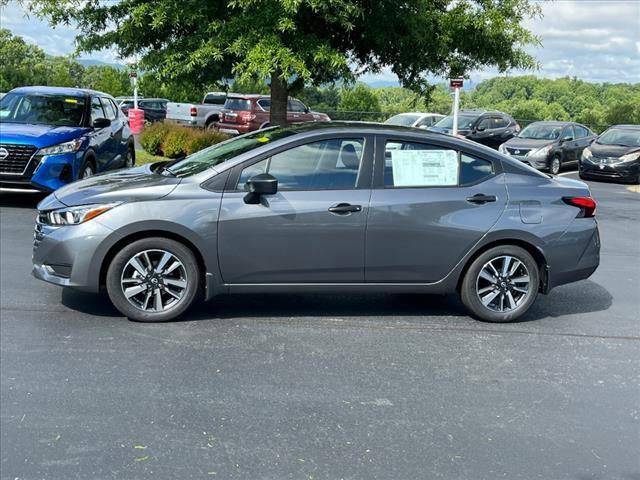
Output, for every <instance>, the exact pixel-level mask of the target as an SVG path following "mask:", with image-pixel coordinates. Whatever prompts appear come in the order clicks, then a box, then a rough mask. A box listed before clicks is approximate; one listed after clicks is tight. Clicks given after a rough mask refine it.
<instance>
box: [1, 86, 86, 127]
mask: <svg viewBox="0 0 640 480" xmlns="http://www.w3.org/2000/svg"><path fill="white" fill-rule="evenodd" d="M84 102H85V100H84V97H72V96H68V95H47V94H42V93H8V94H6V95H5V96H4V97H2V100H0V121H1V122H8V123H23V124H27V123H28V124H42V125H55V126H59V127H62V126H65V127H79V126H81V125H82V119H83V117H84V110H85V109H84Z"/></svg>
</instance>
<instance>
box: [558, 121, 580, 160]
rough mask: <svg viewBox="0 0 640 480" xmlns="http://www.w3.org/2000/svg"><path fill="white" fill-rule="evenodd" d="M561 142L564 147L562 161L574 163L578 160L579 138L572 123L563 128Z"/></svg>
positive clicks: (562, 147)
mask: <svg viewBox="0 0 640 480" xmlns="http://www.w3.org/2000/svg"><path fill="white" fill-rule="evenodd" d="M560 142H561V146H560V148H561V149H562V161H563V163H564V164H568V163H574V162H577V161H578V157H577V151H578V150H579V147H578V144H579V142H578V139H577V138H576V134H575V132H574V129H573V126H572V125H567V126H566V127H564V129H563V130H562V133H561V134H560Z"/></svg>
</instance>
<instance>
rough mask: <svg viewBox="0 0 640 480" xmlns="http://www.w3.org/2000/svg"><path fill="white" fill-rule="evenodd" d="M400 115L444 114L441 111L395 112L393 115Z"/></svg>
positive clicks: (441, 115)
mask: <svg viewBox="0 0 640 480" xmlns="http://www.w3.org/2000/svg"><path fill="white" fill-rule="evenodd" d="M401 115H422V116H426V115H438V116H439V117H444V115H443V114H441V113H432V112H403V113H396V114H395V115H394V117H400V116H401Z"/></svg>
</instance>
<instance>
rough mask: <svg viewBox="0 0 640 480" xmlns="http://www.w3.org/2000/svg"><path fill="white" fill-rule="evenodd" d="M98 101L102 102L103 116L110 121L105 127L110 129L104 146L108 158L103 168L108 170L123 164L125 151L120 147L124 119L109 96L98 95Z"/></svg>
mask: <svg viewBox="0 0 640 480" xmlns="http://www.w3.org/2000/svg"><path fill="white" fill-rule="evenodd" d="M100 101H101V102H102V109H103V111H104V114H105V118H107V119H109V120H110V121H111V125H109V127H107V129H108V130H110V135H109V138H108V139H107V143H106V148H105V151H106V152H107V153H106V154H107V157H108V158H107V160H106V162H105V164H104V170H110V169H113V168H119V167H121V166H123V165H124V153H126V152H124V151H123V148H122V129H123V128H124V121H123V119H122V117H121V116H120V115H118V110H117V107H116V105H115V104H114V103H113V102H112V101H111V100H110V99H109V98H106V97H100Z"/></svg>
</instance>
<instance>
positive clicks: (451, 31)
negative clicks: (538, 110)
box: [0, 0, 540, 124]
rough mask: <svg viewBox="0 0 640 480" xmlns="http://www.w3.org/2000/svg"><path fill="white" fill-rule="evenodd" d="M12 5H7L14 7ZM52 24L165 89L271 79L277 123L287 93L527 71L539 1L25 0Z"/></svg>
mask: <svg viewBox="0 0 640 480" xmlns="http://www.w3.org/2000/svg"><path fill="white" fill-rule="evenodd" d="M6 1H8V0H0V2H6ZM22 3H23V4H26V5H27V7H28V8H29V9H30V10H31V11H32V12H34V13H36V14H37V15H40V16H42V17H46V18H48V19H49V20H50V22H51V23H52V24H54V25H55V24H61V23H71V22H75V23H76V24H77V25H78V28H79V32H80V33H79V35H78V38H77V42H78V46H79V49H80V50H81V51H93V50H100V49H103V48H110V47H113V46H115V47H116V48H117V50H118V52H119V54H120V55H121V56H122V57H123V58H128V57H132V56H134V55H138V56H140V58H141V64H142V66H143V68H144V69H145V70H148V71H151V72H153V73H154V74H156V75H158V76H159V77H160V78H161V79H165V78H174V79H177V78H182V79H186V80H188V81H189V82H193V83H199V84H204V83H207V82H212V81H219V80H221V79H223V78H230V77H239V79H240V80H241V81H243V80H246V79H247V78H262V79H267V80H268V81H269V82H270V86H271V97H272V106H271V117H272V119H271V120H272V123H273V124H278V123H283V122H284V121H286V99H287V94H288V93H289V91H296V90H300V89H301V87H302V86H303V85H304V84H312V85H321V84H324V83H326V82H332V81H335V80H347V81H351V80H353V79H354V70H355V73H365V72H378V71H380V70H381V69H382V68H386V67H388V68H390V69H391V71H393V72H394V73H395V74H396V75H397V76H398V78H399V79H400V81H401V83H402V85H403V86H404V87H407V88H409V89H411V90H413V91H415V92H417V93H420V94H423V95H426V94H428V93H429V92H431V90H432V87H431V86H430V85H429V83H428V81H427V78H428V76H429V75H441V76H448V75H456V76H457V75H462V74H466V73H468V72H470V71H471V70H473V69H478V68H483V67H488V66H495V67H497V68H498V69H499V71H501V72H503V71H507V70H509V69H512V68H530V67H533V66H534V65H535V61H534V59H533V58H532V57H531V56H530V55H529V54H528V53H526V51H525V49H524V47H525V46H526V45H527V44H531V43H538V39H537V38H536V37H535V36H533V35H532V34H531V33H530V32H529V31H527V30H526V29H525V28H524V27H523V26H522V25H523V20H525V19H526V18H528V17H531V16H535V15H538V13H539V11H540V10H539V7H538V6H537V5H536V4H535V2H533V1H532V0H500V1H497V0H431V1H425V0H403V1H398V0H269V1H266V0H262V1H258V0H226V1H211V0H190V1H188V2H185V1H184V0H155V1H153V2H143V1H140V0H120V1H118V2H105V1H102V0H22Z"/></svg>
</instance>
